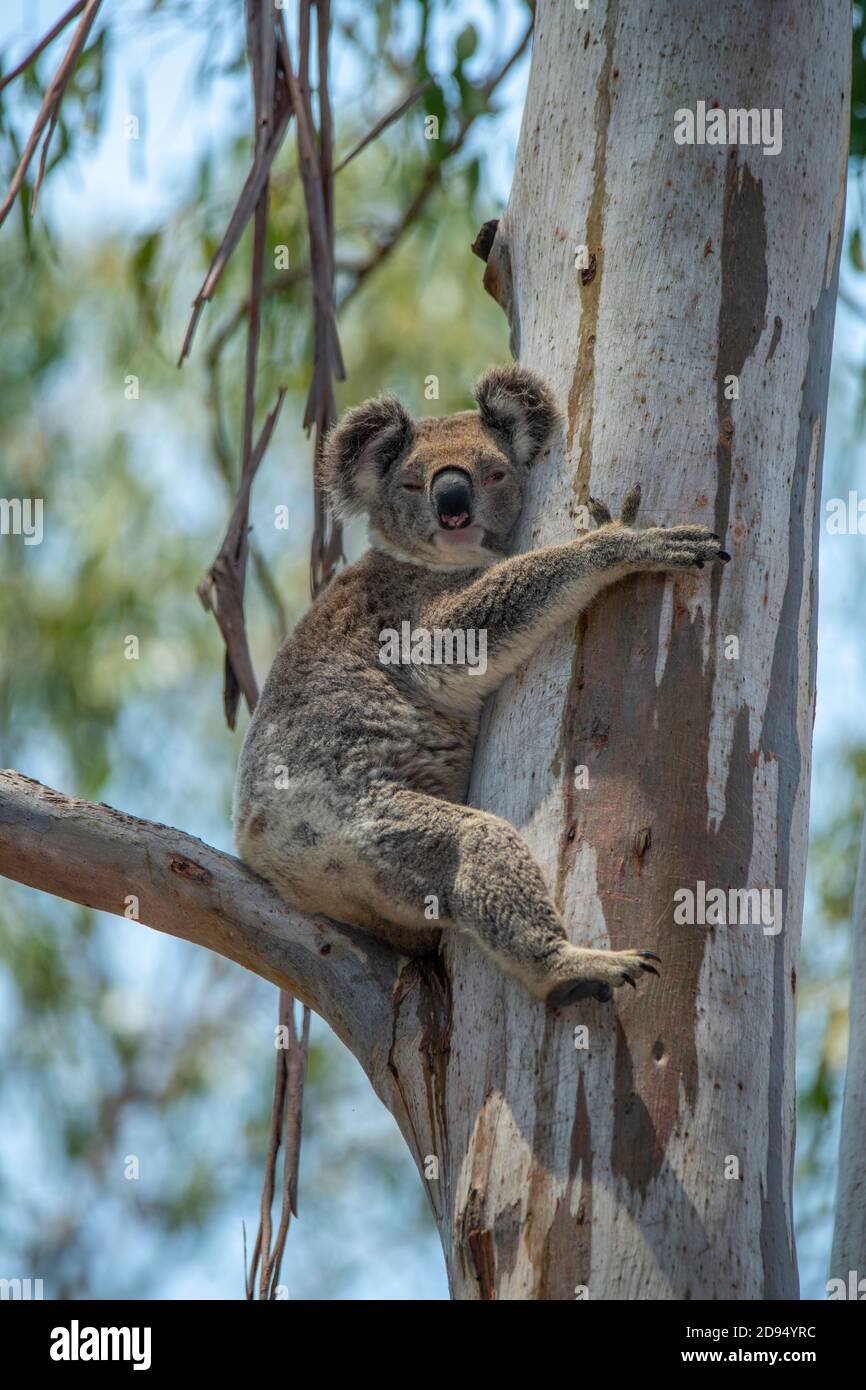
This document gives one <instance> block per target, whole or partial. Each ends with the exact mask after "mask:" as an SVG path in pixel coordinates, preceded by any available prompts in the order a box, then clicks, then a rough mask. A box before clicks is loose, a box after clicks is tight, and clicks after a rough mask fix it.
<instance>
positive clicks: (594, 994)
mask: <svg viewBox="0 0 866 1390" xmlns="http://www.w3.org/2000/svg"><path fill="white" fill-rule="evenodd" d="M654 960H657V961H658V962H659V964H661V957H660V956H657V955H656V954H655V952H654V951H645V950H643V951H581V950H579V949H578V948H577V947H572V948H571V951H570V953H569V955H568V956H567V957H566V958H565V959H564V960H563V961H562V962H561V964H560V966H559V968H558V970H557V979H556V980H554V982H553V984H552V985H551V987H550V989H549V990H548V993H547V996H546V1000H545V1002H546V1004H547V1007H548V1008H549V1009H562V1008H565V1007H566V1006H567V1005H568V1004H575V1003H576V1002H577V1001H578V1000H579V999H598V1000H600V1001H601V1003H603V1004H606V1003H607V1002H608V1000H609V999H610V998H611V996H612V994H613V991H614V990H615V989H618V988H619V986H620V985H631V987H632V989H637V980H638V978H639V976H640V975H641V973H642V972H646V973H647V974H649V975H657V974H658V973H659V972H658V971H657V970H656V968H655V966H654V965H651V964H650V961H654Z"/></svg>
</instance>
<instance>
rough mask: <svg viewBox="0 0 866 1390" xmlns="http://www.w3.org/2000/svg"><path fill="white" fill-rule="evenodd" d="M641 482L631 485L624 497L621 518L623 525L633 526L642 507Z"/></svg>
mask: <svg viewBox="0 0 866 1390" xmlns="http://www.w3.org/2000/svg"><path fill="white" fill-rule="evenodd" d="M640 498H641V492H640V483H635V485H634V487H630V488H629V490H628V492H627V493H626V495H625V497H624V498H623V499H622V511H621V512H620V514H619V519H620V521H621V522H622V524H623V526H632V525H633V524H634V521H635V518H636V516H637V514H638V511H639V509H640Z"/></svg>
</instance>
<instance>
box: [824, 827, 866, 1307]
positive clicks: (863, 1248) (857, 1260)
mask: <svg viewBox="0 0 866 1390" xmlns="http://www.w3.org/2000/svg"><path fill="white" fill-rule="evenodd" d="M848 1030H849V1031H848V1063H847V1066H846V1069H845V1099H844V1102H843V1106H842V1134H841V1137H840V1140H839V1178H838V1182H837V1184H836V1228H835V1231H834V1233H833V1253H832V1256H831V1259H830V1276H831V1278H834V1279H842V1280H844V1283H845V1287H846V1289H850V1287H851V1283H850V1280H849V1276H850V1274H851V1273H852V1272H853V1273H855V1274H856V1275H857V1281H858V1282H859V1280H861V1279H866V820H864V822H863V838H862V841H861V844H860V864H859V867H858V870H857V888H856V891H855V894H854V923H853V933H852V944H851V999H850V1004H849V1008H848ZM860 1297H862V1294H861V1295H860Z"/></svg>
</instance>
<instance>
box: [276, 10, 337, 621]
mask: <svg viewBox="0 0 866 1390" xmlns="http://www.w3.org/2000/svg"><path fill="white" fill-rule="evenodd" d="M311 9H312V0H299V9H298V33H299V57H298V75H297V77H295V75H294V71H293V68H292V62H291V56H290V53H289V44H288V39H287V37H286V30H285V25H284V23H283V16H282V14H280V15H279V17H278V19H279V28H278V33H277V42H278V44H279V48H280V55H281V57H282V61H283V67H284V68H285V70H286V75H287V79H288V83H289V91H290V94H291V100H292V108H293V110H294V112H295V118H296V129H297V140H298V160H299V166H300V172H301V182H302V184H303V189H304V200H305V203H306V208H307V228H308V234H309V242H310V277H311V281H312V289H313V372H312V376H311V379H310V389H309V392H308V395H307V403H306V407H305V409H304V428H305V429H310V427H311V426H314V427H315V434H314V453H313V474H314V484H313V486H314V506H315V524H314V529H313V541H312V547H311V557H310V588H311V591H312V593H313V596H314V597H315V595H316V594H318V593H319V592H321V590H322V589H323V588H324V587H325V586H326V585H327V584H328V583H329V582H330V580H331V578H332V576H333V573H334V570H335V568H336V566H337V563H338V561H339V559H340V557H341V555H342V553H343V533H342V528H341V526H340V523H339V522H338V521H336V520H335V519H334V518H333V517H330V516H329V514H328V511H327V508H326V506H325V502H324V498H323V496H322V493H321V489H320V488H319V484H318V473H319V469H318V461H319V458H320V456H321V449H322V443H323V440H324V437H325V435H326V433H327V431H328V430H329V429H330V427H331V425H332V424H333V423H334V421H335V419H336V402H335V399H334V385H333V383H334V380H335V379H336V380H338V381H342V380H343V379H344V377H345V375H346V372H345V367H344V365H343V355H342V351H341V348H340V340H339V336H338V333H337V316H336V292H335V268H334V174H333V125H332V119H331V103H330V96H329V90H328V40H329V35H330V23H331V17H330V0H319V3H318V4H317V7H316V11H317V13H316V19H317V26H316V29H317V66H318V97H319V131H318V140H317V137H316V129H315V124H314V120H313V111H312V104H311V100H310V84H309V65H310V11H311Z"/></svg>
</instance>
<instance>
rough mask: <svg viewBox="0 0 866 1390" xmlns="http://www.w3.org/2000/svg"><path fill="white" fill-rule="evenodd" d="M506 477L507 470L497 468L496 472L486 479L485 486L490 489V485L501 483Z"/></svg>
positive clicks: (489, 474) (488, 475)
mask: <svg viewBox="0 0 866 1390" xmlns="http://www.w3.org/2000/svg"><path fill="white" fill-rule="evenodd" d="M504 477H505V470H504V469H503V468H497V469H496V471H495V472H493V473H488V474H487V477H486V478H485V479H484V486H485V487H488V486H489V484H490V483H501V482H502V479H503V478H504Z"/></svg>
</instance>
